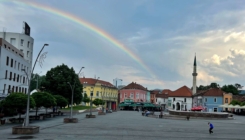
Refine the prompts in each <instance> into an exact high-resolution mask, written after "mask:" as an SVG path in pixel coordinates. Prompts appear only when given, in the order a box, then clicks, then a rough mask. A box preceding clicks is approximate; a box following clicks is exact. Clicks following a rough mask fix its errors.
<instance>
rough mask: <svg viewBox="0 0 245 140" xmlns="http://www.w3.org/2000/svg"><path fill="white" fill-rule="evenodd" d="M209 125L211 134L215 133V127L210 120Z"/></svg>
mask: <svg viewBox="0 0 245 140" xmlns="http://www.w3.org/2000/svg"><path fill="white" fill-rule="evenodd" d="M208 125H209V134H211V133H214V132H213V131H212V130H213V129H214V126H213V124H212V123H210V122H208Z"/></svg>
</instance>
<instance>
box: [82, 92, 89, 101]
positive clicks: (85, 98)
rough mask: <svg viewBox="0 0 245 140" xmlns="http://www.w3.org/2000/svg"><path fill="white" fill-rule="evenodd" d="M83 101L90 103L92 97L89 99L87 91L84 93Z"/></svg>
mask: <svg viewBox="0 0 245 140" xmlns="http://www.w3.org/2000/svg"><path fill="white" fill-rule="evenodd" d="M83 102H84V103H88V102H90V99H89V97H88V95H87V93H85V94H84V97H83Z"/></svg>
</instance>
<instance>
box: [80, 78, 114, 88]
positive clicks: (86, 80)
mask: <svg viewBox="0 0 245 140" xmlns="http://www.w3.org/2000/svg"><path fill="white" fill-rule="evenodd" d="M79 80H80V83H81V84H89V85H95V83H96V82H97V83H100V84H101V85H102V86H107V87H114V88H116V87H115V86H114V85H112V84H111V83H110V82H107V81H103V80H97V79H94V78H85V77H83V78H79Z"/></svg>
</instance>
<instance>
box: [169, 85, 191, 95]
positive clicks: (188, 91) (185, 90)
mask: <svg viewBox="0 0 245 140" xmlns="http://www.w3.org/2000/svg"><path fill="white" fill-rule="evenodd" d="M191 96H192V91H191V89H189V88H188V87H187V86H183V87H181V88H179V89H177V90H175V91H173V92H170V93H169V95H168V97H191Z"/></svg>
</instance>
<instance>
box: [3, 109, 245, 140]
mask: <svg viewBox="0 0 245 140" xmlns="http://www.w3.org/2000/svg"><path fill="white" fill-rule="evenodd" d="M93 114H97V113H93ZM85 115H86V114H85V113H82V114H78V115H76V116H74V117H76V118H78V119H79V122H78V123H75V124H70V123H69V124H64V123H63V118H64V117H67V116H63V117H57V118H51V119H47V120H44V121H38V122H35V123H32V125H38V126H40V132H39V133H38V134H34V135H12V134H11V127H12V125H6V126H4V127H2V126H0V140H5V139H20V137H23V136H30V137H31V136H33V138H32V139H40V140H85V139H86V140H158V139H159V140H160V139H166V140H197V139H198V140H204V139H207V140H211V139H222V140H239V139H241V140H242V139H245V133H244V132H245V116H235V119H234V120H210V121H211V122H212V123H213V124H214V133H213V134H209V133H208V127H209V126H208V124H207V123H208V121H209V120H201V119H200V120H199V119H193V120H190V121H187V120H184V119H181V120H175V119H159V118H151V117H143V116H141V113H139V112H136V111H118V112H113V113H108V114H107V115H100V116H98V115H97V116H96V118H89V119H86V118H85ZM1 127H2V128H1ZM27 138H28V137H26V139H27Z"/></svg>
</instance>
